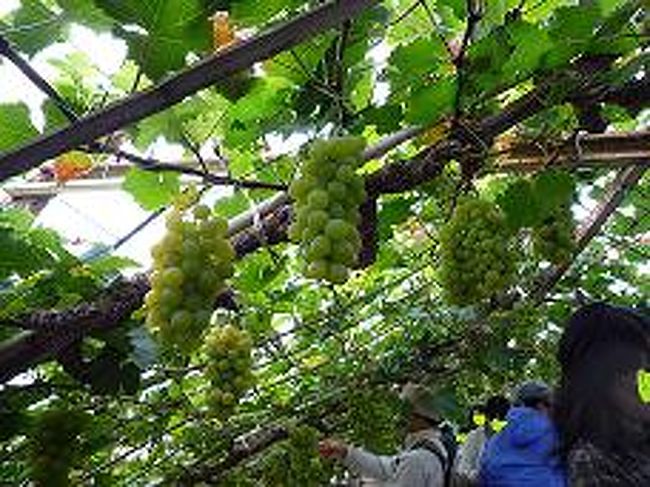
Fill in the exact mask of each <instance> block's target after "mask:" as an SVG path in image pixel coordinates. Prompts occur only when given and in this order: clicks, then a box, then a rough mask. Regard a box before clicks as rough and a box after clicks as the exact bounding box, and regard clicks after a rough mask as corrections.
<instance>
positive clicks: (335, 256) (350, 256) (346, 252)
mask: <svg viewBox="0 0 650 487" xmlns="http://www.w3.org/2000/svg"><path fill="white" fill-rule="evenodd" d="M331 256H332V261H333V262H336V263H338V264H343V265H345V266H347V267H352V266H353V265H354V264H355V263H356V259H357V252H356V251H355V248H354V246H353V245H352V244H351V243H350V242H345V241H343V242H337V243H336V244H335V245H333V246H332V252H331Z"/></svg>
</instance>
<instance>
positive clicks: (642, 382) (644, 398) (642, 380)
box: [636, 369, 650, 404]
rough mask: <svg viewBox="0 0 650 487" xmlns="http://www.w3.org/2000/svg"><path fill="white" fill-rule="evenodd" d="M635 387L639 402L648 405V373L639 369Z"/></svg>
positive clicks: (649, 377) (649, 385)
mask: <svg viewBox="0 0 650 487" xmlns="http://www.w3.org/2000/svg"><path fill="white" fill-rule="evenodd" d="M636 387H637V390H638V391H639V397H640V398H641V402H643V403H645V404H648V403H650V372H648V371H647V370H644V369H639V371H638V372H637V373H636Z"/></svg>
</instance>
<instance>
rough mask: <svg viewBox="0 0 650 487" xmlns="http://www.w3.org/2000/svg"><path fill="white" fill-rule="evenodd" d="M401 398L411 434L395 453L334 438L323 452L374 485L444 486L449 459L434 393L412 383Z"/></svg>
mask: <svg viewBox="0 0 650 487" xmlns="http://www.w3.org/2000/svg"><path fill="white" fill-rule="evenodd" d="M401 398H402V399H403V400H404V401H405V403H406V405H407V407H408V410H409V413H408V434H407V435H406V438H405V440H404V444H403V448H402V449H401V451H400V452H398V453H397V454H396V455H387V456H384V455H375V454H374V453H371V452H369V451H366V450H364V449H363V448H358V447H354V446H351V445H348V444H346V443H344V442H342V441H339V440H334V439H326V440H323V441H321V443H320V445H319V450H320V454H321V455H322V456H323V457H325V458H333V459H336V460H339V461H341V462H342V463H343V464H344V465H345V466H346V467H348V468H349V469H350V470H351V471H352V472H354V473H356V474H358V475H361V476H362V477H364V478H370V479H372V480H373V482H372V485H375V486H383V487H443V486H444V485H445V471H446V470H447V465H448V463H449V461H450V459H449V458H448V457H449V455H448V453H447V450H446V448H445V445H444V443H443V441H442V437H441V433H440V428H439V425H440V423H441V421H442V417H441V416H440V413H439V412H438V409H437V408H436V398H435V395H434V394H433V393H432V391H430V390H429V389H427V388H426V387H423V386H420V385H416V384H412V383H409V384H407V385H405V386H404V387H403V389H402V393H401Z"/></svg>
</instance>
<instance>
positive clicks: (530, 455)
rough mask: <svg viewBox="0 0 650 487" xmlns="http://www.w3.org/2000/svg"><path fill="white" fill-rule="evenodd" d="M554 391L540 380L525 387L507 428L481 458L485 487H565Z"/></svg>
mask: <svg viewBox="0 0 650 487" xmlns="http://www.w3.org/2000/svg"><path fill="white" fill-rule="evenodd" d="M551 402H552V392H551V389H550V388H549V387H548V386H547V385H546V384H544V383H543V382H539V381H532V382H526V383H524V384H522V385H521V386H520V387H519V388H518V390H517V392H516V394H515V401H514V406H513V407H512V408H511V409H510V411H508V415H507V417H506V421H507V423H506V426H505V427H504V428H503V429H502V430H501V432H500V433H498V434H496V435H494V436H492V438H491V439H490V440H489V441H488V443H487V445H486V447H485V450H484V453H483V457H482V459H481V470H480V474H479V484H480V485H481V486H483V487H537V486H539V487H565V486H566V485H567V484H566V475H565V472H564V469H563V467H562V463H561V461H560V458H559V455H558V453H559V451H558V436H557V432H556V429H555V426H554V425H553V423H552V421H551Z"/></svg>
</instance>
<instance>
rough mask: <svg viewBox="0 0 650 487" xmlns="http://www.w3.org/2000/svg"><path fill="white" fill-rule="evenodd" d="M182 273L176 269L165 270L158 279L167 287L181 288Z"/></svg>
mask: <svg viewBox="0 0 650 487" xmlns="http://www.w3.org/2000/svg"><path fill="white" fill-rule="evenodd" d="M184 278H185V277H184V275H183V271H182V270H181V269H179V268H178V267H168V268H166V269H165V270H164V271H163V273H162V276H161V278H160V283H161V284H162V285H164V286H169V287H181V285H182V284H183V280H184Z"/></svg>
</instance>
